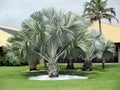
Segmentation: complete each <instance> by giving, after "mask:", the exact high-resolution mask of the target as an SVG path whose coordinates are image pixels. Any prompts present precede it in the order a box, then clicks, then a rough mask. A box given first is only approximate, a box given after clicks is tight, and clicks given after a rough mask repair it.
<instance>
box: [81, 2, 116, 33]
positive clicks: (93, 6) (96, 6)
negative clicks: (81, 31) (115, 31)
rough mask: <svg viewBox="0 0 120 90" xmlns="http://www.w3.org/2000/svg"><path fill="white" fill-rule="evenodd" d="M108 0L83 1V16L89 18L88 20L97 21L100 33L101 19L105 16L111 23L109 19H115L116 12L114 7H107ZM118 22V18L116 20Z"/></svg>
mask: <svg viewBox="0 0 120 90" xmlns="http://www.w3.org/2000/svg"><path fill="white" fill-rule="evenodd" d="M107 1H108V0H91V1H90V2H86V3H85V9H84V15H83V16H85V17H89V18H90V22H92V23H93V21H97V20H98V21H99V30H100V33H101V34H102V29H101V19H102V18H105V19H107V20H108V21H109V22H110V23H111V19H112V18H114V19H116V20H117V18H116V17H115V16H116V13H115V11H114V8H112V7H110V8H109V7H107ZM117 22H118V20H117Z"/></svg>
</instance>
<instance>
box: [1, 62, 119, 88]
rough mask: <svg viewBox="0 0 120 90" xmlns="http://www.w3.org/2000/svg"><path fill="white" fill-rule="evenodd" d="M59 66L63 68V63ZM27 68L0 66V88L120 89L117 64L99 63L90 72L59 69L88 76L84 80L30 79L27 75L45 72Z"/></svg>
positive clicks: (65, 72) (61, 72) (64, 72)
mask: <svg viewBox="0 0 120 90" xmlns="http://www.w3.org/2000/svg"><path fill="white" fill-rule="evenodd" d="M75 66H76V69H80V65H78V64H77V65H75ZM38 67H39V68H41V67H42V66H38ZM60 67H61V69H62V70H64V68H65V65H60ZM27 68H28V67H27V66H22V67H0V90H120V65H119V64H112V65H107V66H106V69H105V70H103V69H102V68H101V66H100V65H95V66H94V68H95V69H94V70H93V71H92V72H82V71H65V70H64V71H60V74H71V75H75V74H76V75H82V76H87V77H89V79H86V80H63V81H30V80H28V78H29V77H31V76H36V75H42V74H47V72H45V71H41V72H32V73H28V72H24V71H26V70H27Z"/></svg>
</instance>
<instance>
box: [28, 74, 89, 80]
mask: <svg viewBox="0 0 120 90" xmlns="http://www.w3.org/2000/svg"><path fill="white" fill-rule="evenodd" d="M71 79H88V77H84V76H76V75H59V77H55V78H50V77H49V76H48V75H41V76H35V77H31V78H29V80H71Z"/></svg>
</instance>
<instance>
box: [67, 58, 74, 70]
mask: <svg viewBox="0 0 120 90" xmlns="http://www.w3.org/2000/svg"><path fill="white" fill-rule="evenodd" d="M66 69H74V63H73V60H72V59H71V58H70V59H68V62H67V67H66Z"/></svg>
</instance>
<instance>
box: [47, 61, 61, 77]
mask: <svg viewBox="0 0 120 90" xmlns="http://www.w3.org/2000/svg"><path fill="white" fill-rule="evenodd" d="M48 70H49V71H48V75H49V77H58V76H59V74H58V65H57V63H56V62H53V63H49V64H48Z"/></svg>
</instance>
